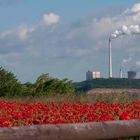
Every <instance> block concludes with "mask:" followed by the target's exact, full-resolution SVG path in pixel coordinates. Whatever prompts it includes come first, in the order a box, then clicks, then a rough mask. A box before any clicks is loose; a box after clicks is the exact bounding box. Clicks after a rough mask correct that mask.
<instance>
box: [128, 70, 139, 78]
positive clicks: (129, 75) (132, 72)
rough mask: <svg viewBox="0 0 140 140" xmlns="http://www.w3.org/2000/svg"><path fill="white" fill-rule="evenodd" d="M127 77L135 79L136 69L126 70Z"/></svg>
mask: <svg viewBox="0 0 140 140" xmlns="http://www.w3.org/2000/svg"><path fill="white" fill-rule="evenodd" d="M127 74H128V79H136V77H137V72H136V71H128V72H127Z"/></svg>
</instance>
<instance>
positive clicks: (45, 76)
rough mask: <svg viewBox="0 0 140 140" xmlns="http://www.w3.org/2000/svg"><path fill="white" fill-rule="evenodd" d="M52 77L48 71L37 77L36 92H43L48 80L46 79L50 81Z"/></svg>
mask: <svg viewBox="0 0 140 140" xmlns="http://www.w3.org/2000/svg"><path fill="white" fill-rule="evenodd" d="M49 79H50V77H49V74H48V73H46V74H44V73H43V74H41V75H40V76H39V77H38V78H37V80H36V82H35V86H36V93H41V92H43V88H44V83H45V82H46V81H48V80H49Z"/></svg>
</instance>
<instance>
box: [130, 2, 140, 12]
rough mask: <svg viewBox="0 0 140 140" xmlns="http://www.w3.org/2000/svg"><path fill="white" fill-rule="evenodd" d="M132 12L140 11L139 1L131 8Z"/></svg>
mask: <svg viewBox="0 0 140 140" xmlns="http://www.w3.org/2000/svg"><path fill="white" fill-rule="evenodd" d="M131 11H132V12H140V3H137V4H135V5H134V6H133V7H132V8H131Z"/></svg>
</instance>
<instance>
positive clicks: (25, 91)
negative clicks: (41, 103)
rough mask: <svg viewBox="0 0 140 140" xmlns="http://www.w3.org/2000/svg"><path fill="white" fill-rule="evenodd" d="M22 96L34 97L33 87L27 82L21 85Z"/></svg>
mask: <svg viewBox="0 0 140 140" xmlns="http://www.w3.org/2000/svg"><path fill="white" fill-rule="evenodd" d="M22 95H23V96H28V95H31V96H34V95H35V85H34V84H32V83H30V82H27V83H24V84H23V85H22Z"/></svg>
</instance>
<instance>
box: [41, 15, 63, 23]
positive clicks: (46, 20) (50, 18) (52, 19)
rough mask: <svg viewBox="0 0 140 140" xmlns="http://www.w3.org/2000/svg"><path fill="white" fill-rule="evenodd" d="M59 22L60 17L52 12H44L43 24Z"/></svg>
mask: <svg viewBox="0 0 140 140" xmlns="http://www.w3.org/2000/svg"><path fill="white" fill-rule="evenodd" d="M59 22H60V17H59V16H58V15H56V14H54V13H50V14H44V15H43V23H44V24H45V25H53V24H57V23H59Z"/></svg>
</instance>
